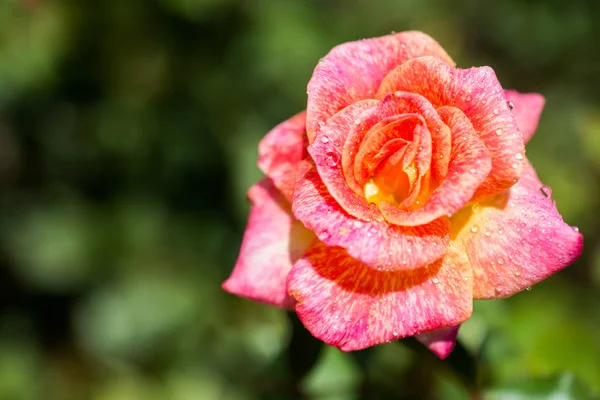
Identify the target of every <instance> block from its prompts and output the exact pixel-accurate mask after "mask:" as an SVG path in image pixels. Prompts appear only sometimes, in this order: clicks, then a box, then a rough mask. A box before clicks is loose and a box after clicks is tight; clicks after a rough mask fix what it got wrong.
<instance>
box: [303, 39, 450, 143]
mask: <svg viewBox="0 0 600 400" xmlns="http://www.w3.org/2000/svg"><path fill="white" fill-rule="evenodd" d="M424 55H432V56H436V57H439V58H441V59H443V60H444V61H445V62H447V63H448V64H450V65H454V62H453V61H452V59H451V58H450V56H448V54H447V53H446V52H445V51H444V49H443V48H442V47H441V46H440V45H439V44H438V43H437V42H436V41H435V40H433V39H432V38H431V37H429V36H428V35H426V34H424V33H422V32H402V33H397V34H393V35H388V36H383V37H379V38H373V39H366V40H360V41H357V42H349V43H344V44H341V45H339V46H336V47H334V48H333V49H332V50H331V51H330V52H329V54H327V55H326V56H325V57H324V58H322V59H321V61H320V62H319V64H318V65H317V67H316V68H315V71H314V73H313V76H312V78H311V80H310V82H309V84H308V106H307V112H308V114H307V123H306V124H307V133H308V139H309V142H311V143H312V141H313V140H314V137H315V133H316V132H317V131H318V130H319V123H324V122H325V121H327V120H328V119H329V118H330V117H331V116H332V115H334V114H335V113H337V112H338V111H340V110H341V109H342V108H344V107H346V106H348V105H350V104H353V103H355V102H357V101H358V100H363V99H367V98H372V97H373V95H374V94H375V92H376V91H377V88H378V87H379V84H380V83H381V81H382V80H383V78H384V77H385V76H386V75H387V73H388V72H389V71H391V70H392V69H394V68H395V67H396V66H398V65H400V64H402V63H403V62H404V61H406V60H409V59H411V58H415V57H420V56H424Z"/></svg>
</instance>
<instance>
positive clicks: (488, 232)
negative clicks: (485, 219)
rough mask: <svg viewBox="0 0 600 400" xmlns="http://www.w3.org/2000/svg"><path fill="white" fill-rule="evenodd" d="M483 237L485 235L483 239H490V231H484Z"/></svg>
mask: <svg viewBox="0 0 600 400" xmlns="http://www.w3.org/2000/svg"><path fill="white" fill-rule="evenodd" d="M484 235H485V237H490V236H492V233H491V232H490V231H487V230H486V231H485V233H484Z"/></svg>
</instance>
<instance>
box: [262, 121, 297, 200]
mask: <svg viewBox="0 0 600 400" xmlns="http://www.w3.org/2000/svg"><path fill="white" fill-rule="evenodd" d="M305 132H306V112H305V111H303V112H301V113H299V114H297V115H295V116H293V117H292V118H290V119H288V120H287V121H284V122H282V123H281V124H279V125H277V126H276V127H275V128H273V129H272V130H271V131H270V132H269V133H267V135H266V136H265V137H264V138H263V139H262V140H261V141H260V143H259V145H258V167H259V168H260V169H261V171H262V172H263V173H264V174H265V175H266V176H268V177H269V178H271V180H272V181H273V183H274V184H275V186H276V187H277V189H279V190H280V191H281V193H283V195H284V196H285V198H286V199H287V200H288V201H291V200H292V193H293V191H294V184H295V183H296V169H297V164H298V163H299V162H300V161H301V160H302V159H303V158H304V157H303V153H304V148H305V143H304V140H305V139H304V133H305Z"/></svg>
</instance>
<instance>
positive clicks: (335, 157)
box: [325, 152, 340, 167]
mask: <svg viewBox="0 0 600 400" xmlns="http://www.w3.org/2000/svg"><path fill="white" fill-rule="evenodd" d="M325 162H326V163H327V165H329V166H330V167H335V166H336V165H338V163H339V162H340V155H339V154H338V153H334V152H329V153H327V154H326V155H325Z"/></svg>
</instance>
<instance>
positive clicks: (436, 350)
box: [415, 325, 460, 360]
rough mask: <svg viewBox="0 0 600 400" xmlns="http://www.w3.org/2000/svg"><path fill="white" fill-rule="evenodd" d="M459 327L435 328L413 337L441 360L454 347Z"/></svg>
mask: <svg viewBox="0 0 600 400" xmlns="http://www.w3.org/2000/svg"><path fill="white" fill-rule="evenodd" d="M459 328H460V325H457V326H453V327H450V328H443V329H437V330H435V331H431V332H427V333H421V334H420V335H416V336H415V339H417V340H418V341H419V342H421V343H423V344H424V345H425V346H427V347H428V348H429V350H431V351H432V352H433V354H435V355H436V356H438V357H439V358H441V359H442V360H443V359H444V358H446V357H448V356H449V355H450V353H451V352H452V349H454V344H455V343H456V336H457V335H458V329H459Z"/></svg>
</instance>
